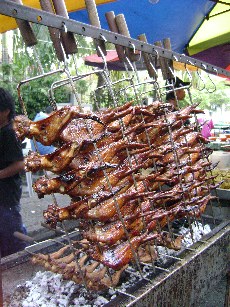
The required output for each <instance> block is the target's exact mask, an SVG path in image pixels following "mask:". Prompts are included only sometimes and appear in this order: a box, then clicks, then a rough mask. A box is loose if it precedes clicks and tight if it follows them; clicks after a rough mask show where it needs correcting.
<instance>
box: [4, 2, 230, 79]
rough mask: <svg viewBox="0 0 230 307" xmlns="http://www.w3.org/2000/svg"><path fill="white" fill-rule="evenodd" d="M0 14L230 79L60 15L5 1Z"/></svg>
mask: <svg viewBox="0 0 230 307" xmlns="http://www.w3.org/2000/svg"><path fill="white" fill-rule="evenodd" d="M0 13H1V14H3V15H7V16H11V17H13V18H18V19H22V20H27V21H30V22H33V23H37V24H41V25H45V26H47V27H53V28H56V29H59V30H60V31H64V32H66V31H69V32H72V33H76V34H80V35H84V36H88V37H92V38H94V39H97V40H102V41H107V42H110V43H113V44H114V45H120V46H124V47H128V48H131V49H133V50H139V51H142V52H145V53H148V54H152V55H154V56H156V52H157V54H158V56H160V57H163V58H167V59H171V60H174V61H179V62H182V63H185V64H190V65H194V66H196V67H199V68H201V69H203V70H205V71H207V72H211V73H215V74H223V75H225V76H227V77H230V72H229V71H227V70H225V69H222V68H219V67H217V66H214V65H210V64H208V63H206V62H203V61H200V60H196V59H193V58H192V57H188V56H186V55H183V54H179V53H176V52H173V51H171V50H168V49H165V48H161V47H158V46H156V45H151V44H148V43H145V42H141V41H139V40H136V39H133V38H131V37H127V36H124V35H121V34H118V33H113V32H110V31H107V30H104V29H99V28H97V27H94V26H91V25H88V24H84V23H81V22H77V21H73V20H70V19H67V18H64V17H61V16H58V15H54V14H51V13H48V12H45V11H41V10H37V9H33V8H30V7H26V6H23V5H20V4H17V3H13V2H11V1H7V0H2V1H1V7H0Z"/></svg>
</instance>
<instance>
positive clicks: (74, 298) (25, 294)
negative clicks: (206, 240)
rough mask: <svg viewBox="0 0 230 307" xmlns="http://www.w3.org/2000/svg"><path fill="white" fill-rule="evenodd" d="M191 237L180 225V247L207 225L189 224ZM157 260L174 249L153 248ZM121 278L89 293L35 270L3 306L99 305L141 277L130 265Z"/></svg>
mask: <svg viewBox="0 0 230 307" xmlns="http://www.w3.org/2000/svg"><path fill="white" fill-rule="evenodd" d="M191 229H192V232H193V238H192V237H191V233H190V229H188V228H186V227H181V228H180V231H179V234H181V235H183V236H184V238H183V240H182V249H184V248H186V247H189V246H190V245H191V244H193V243H194V242H196V241H198V240H200V239H201V238H202V236H203V235H205V234H207V233H209V232H210V231H211V228H210V226H209V225H205V226H202V224H201V223H197V222H196V223H193V224H191ZM157 252H158V254H159V258H160V259H161V261H166V260H165V259H167V255H170V254H171V255H176V254H177V253H178V252H175V251H172V250H170V249H167V248H164V247H157ZM150 270H151V268H150V267H149V266H144V267H143V268H142V272H143V275H144V276H145V277H146V276H148V274H149V272H150ZM127 271H128V273H125V277H123V279H122V281H123V282H122V284H121V285H120V286H119V287H117V288H116V290H115V289H108V290H107V291H106V292H105V291H104V292H101V293H100V292H97V293H95V292H91V291H89V290H87V289H85V288H84V287H83V286H81V285H77V284H75V283H74V282H73V281H65V280H63V279H62V276H61V275H60V274H55V273H52V272H48V271H47V272H37V273H36V275H35V277H34V278H33V279H32V280H30V281H27V282H26V283H25V284H23V285H19V286H18V287H17V289H16V290H15V292H14V294H13V295H12V297H11V299H10V301H9V302H7V303H6V302H5V304H4V307H8V306H9V307H72V306H84V307H99V306H103V305H105V304H106V303H108V302H109V301H110V300H112V299H114V298H115V297H116V296H117V294H118V293H119V292H127V290H128V289H129V288H130V287H131V286H133V285H134V284H135V283H136V282H138V281H139V280H140V279H141V276H140V274H139V273H138V272H137V271H136V270H135V269H134V268H133V267H132V266H131V265H130V266H129V267H128V269H127Z"/></svg>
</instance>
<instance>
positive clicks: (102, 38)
mask: <svg viewBox="0 0 230 307" xmlns="http://www.w3.org/2000/svg"><path fill="white" fill-rule="evenodd" d="M99 37H100V39H101V40H103V41H104V42H105V43H106V42H107V39H106V38H105V37H104V35H102V34H100V35H99Z"/></svg>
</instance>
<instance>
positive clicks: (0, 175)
mask: <svg viewBox="0 0 230 307" xmlns="http://www.w3.org/2000/svg"><path fill="white" fill-rule="evenodd" d="M23 170H24V161H23V160H22V161H15V162H13V163H12V164H10V165H9V166H7V167H6V168H4V169H2V170H0V179H4V178H8V177H11V176H14V175H15V174H17V173H19V172H21V171H23Z"/></svg>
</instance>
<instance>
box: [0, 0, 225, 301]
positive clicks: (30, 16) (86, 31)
mask: <svg viewBox="0 0 230 307" xmlns="http://www.w3.org/2000/svg"><path fill="white" fill-rule="evenodd" d="M5 9H6V10H7V12H8V13H9V12H11V13H10V15H9V14H6V15H9V16H12V17H17V18H19V19H24V20H25V17H24V16H26V20H29V21H31V22H34V23H38V24H43V25H45V26H52V27H55V28H58V29H60V30H63V31H64V30H66V28H67V29H68V31H71V32H73V33H76V34H81V35H85V36H89V37H92V38H96V39H102V40H106V41H109V42H111V43H114V44H119V45H122V46H124V47H129V48H132V49H134V48H135V49H137V50H139V51H143V52H147V53H152V54H156V52H157V53H158V55H159V56H162V57H164V58H168V59H174V60H176V61H177V60H179V61H180V62H183V63H189V64H192V65H194V66H196V67H200V68H202V69H205V70H206V71H210V72H215V73H219V74H225V75H226V76H230V73H229V72H228V71H225V70H223V69H220V68H218V67H215V66H210V65H209V64H207V63H204V62H201V61H197V60H195V61H194V59H192V58H190V57H187V56H183V55H180V54H177V53H174V52H172V51H169V50H166V49H163V48H160V47H156V46H152V45H149V44H147V43H143V42H142V43H140V41H137V40H134V39H132V38H127V37H124V36H122V35H120V34H114V33H112V32H109V31H106V30H102V29H98V28H95V27H92V26H89V25H85V24H82V23H78V22H75V21H71V20H69V19H65V18H63V17H59V16H54V15H52V14H49V13H46V12H43V11H39V10H35V9H30V8H27V7H23V6H21V5H17V4H12V3H9V1H3V4H2V6H1V8H0V13H2V12H3V13H5V12H6V11H5ZM38 16H39V17H40V18H38ZM73 28H74V30H73ZM201 254H202V252H199V251H198V253H197V255H201ZM192 258H193V257H192ZM199 259H201V258H199ZM187 263H189V261H186V265H187ZM193 269H194V268H193ZM176 271H177V270H176ZM180 272H181V271H180ZM174 273H175V272H171V273H170V274H168V277H170V276H172V275H173V274H174ZM168 277H167V278H168ZM163 280H164V279H163ZM163 280H162V281H163ZM152 288H153V287H151V288H150V290H152ZM155 288H156V287H154V289H155ZM154 292H155V291H154ZM148 293H149V290H146V291H145V300H146V303H147V301H148V302H149V300H150V301H151V300H152V294H150V296H148ZM146 294H147V295H146ZM155 294H156V293H155ZM155 294H154V297H155ZM156 295H157V294H156ZM142 298H143V297H142V295H139V296H138V298H137V299H134V301H133V302H131V303H130V304H131V305H135V306H139V305H138V304H139V301H140V300H142ZM186 301H187V300H186ZM161 302H162V299H161ZM130 304H129V305H128V306H131V305H130ZM142 304H143V300H142V301H141V305H142ZM141 305H140V306H141Z"/></svg>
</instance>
